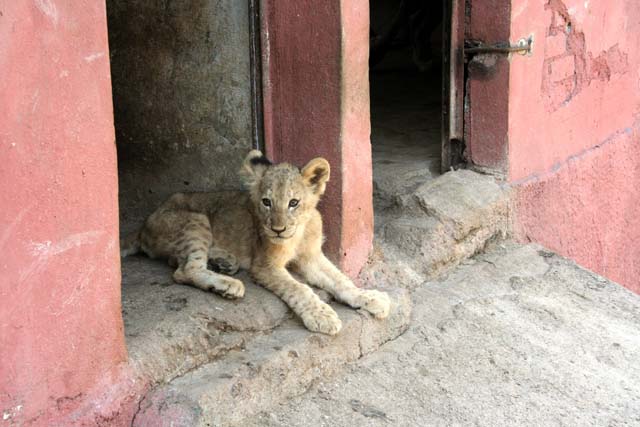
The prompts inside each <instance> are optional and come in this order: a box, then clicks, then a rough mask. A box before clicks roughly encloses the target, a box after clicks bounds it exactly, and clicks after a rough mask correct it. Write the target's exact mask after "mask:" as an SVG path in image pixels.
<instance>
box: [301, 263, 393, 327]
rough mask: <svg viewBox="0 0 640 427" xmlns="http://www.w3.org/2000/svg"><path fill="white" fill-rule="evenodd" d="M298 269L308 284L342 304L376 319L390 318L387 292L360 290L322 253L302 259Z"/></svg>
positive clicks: (389, 302) (389, 303)
mask: <svg viewBox="0 0 640 427" xmlns="http://www.w3.org/2000/svg"><path fill="white" fill-rule="evenodd" d="M296 269H297V270H298V271H299V272H300V274H302V276H303V277H304V278H305V280H306V281H307V282H309V283H310V284H312V285H314V286H317V287H318V288H320V289H324V290H325V291H327V292H329V293H330V294H332V295H333V296H334V297H336V299H337V300H338V301H340V302H343V303H345V304H347V305H348V306H350V307H353V308H362V309H364V310H366V311H368V312H369V313H371V314H372V315H373V316H374V317H375V318H376V319H384V318H385V317H387V316H389V310H390V307H391V301H390V299H389V295H387V294H386V293H385V292H380V291H376V290H374V289H360V288H358V287H357V286H356V285H354V284H353V282H352V281H351V280H350V279H349V278H348V277H347V276H346V275H345V274H344V273H342V272H341V271H340V270H339V269H338V268H337V267H336V266H334V265H333V263H332V262H331V261H329V260H328V259H327V258H326V257H325V256H324V254H323V253H322V252H317V253H315V254H312V255H309V256H305V257H301V258H300V259H299V260H298V261H297V262H296Z"/></svg>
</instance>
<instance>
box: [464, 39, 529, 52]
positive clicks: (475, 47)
mask: <svg viewBox="0 0 640 427" xmlns="http://www.w3.org/2000/svg"><path fill="white" fill-rule="evenodd" d="M532 45H533V39H532V38H531V37H529V38H526V39H520V40H518V43H516V44H511V43H509V42H499V43H493V44H484V43H483V42H481V41H478V40H465V41H464V54H465V55H476V54H479V53H497V54H510V53H519V54H521V55H526V54H527V53H530V52H531V47H532Z"/></svg>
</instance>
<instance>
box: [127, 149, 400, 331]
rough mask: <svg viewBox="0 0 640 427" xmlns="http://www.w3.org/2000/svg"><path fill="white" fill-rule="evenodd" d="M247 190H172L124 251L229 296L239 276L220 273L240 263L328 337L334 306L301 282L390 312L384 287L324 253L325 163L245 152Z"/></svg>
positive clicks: (239, 287)
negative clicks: (300, 163)
mask: <svg viewBox="0 0 640 427" xmlns="http://www.w3.org/2000/svg"><path fill="white" fill-rule="evenodd" d="M240 174H241V176H242V177H243V178H244V183H245V185H246V187H247V188H248V190H249V191H248V192H240V191H228V192H216V193H176V194H174V195H173V196H171V197H170V198H169V199H168V200H167V201H166V202H164V203H163V204H162V206H160V207H159V208H158V209H157V210H156V211H155V212H154V213H153V214H151V216H149V218H148V219H147V221H146V222H145V224H144V226H143V227H142V229H141V230H140V231H139V232H137V233H134V234H132V235H131V236H129V237H127V239H125V241H124V242H122V245H121V248H122V256H127V255H129V254H132V253H135V252H138V251H140V250H142V251H143V252H144V253H145V254H147V255H148V256H149V257H151V258H157V257H161V258H166V259H168V260H169V264H170V265H172V266H174V267H177V269H176V271H175V272H174V273H173V278H174V279H175V280H176V282H178V283H184V284H189V285H193V286H196V287H198V288H200V289H203V290H207V291H208V290H212V291H215V292H218V293H220V294H221V295H223V296H225V297H227V298H240V297H242V296H243V295H244V285H243V284H242V282H241V281H239V280H237V279H234V278H232V277H229V276H227V275H223V274H219V273H216V272H214V271H211V270H208V269H207V264H208V262H209V261H210V260H211V262H212V263H213V264H215V265H216V266H217V269H218V270H219V271H220V272H221V273H227V274H233V273H235V272H236V271H237V270H238V268H242V269H245V270H247V271H249V273H250V274H251V276H252V278H253V279H254V280H255V281H256V282H257V283H259V284H260V285H262V286H264V287H265V288H267V289H269V290H271V291H272V292H274V293H275V294H276V295H278V296H279V297H280V298H282V300H283V301H284V302H285V303H286V304H287V305H288V306H289V307H291V309H292V310H293V311H294V312H295V313H296V314H297V315H298V316H300V318H301V319H302V321H303V322H304V324H305V326H306V327H307V328H308V329H309V330H311V331H315V332H322V333H325V334H330V335H334V334H337V333H338V332H339V331H340V328H341V327H342V323H341V322H340V319H339V318H338V315H337V314H336V312H335V311H334V310H333V309H332V308H331V307H330V306H329V305H327V304H325V303H324V302H322V301H321V300H320V298H318V296H317V295H316V294H315V293H314V292H313V291H312V290H311V288H310V287H309V286H307V285H306V284H304V283H302V282H299V281H298V280H296V279H295V278H294V277H293V276H292V275H291V274H290V272H289V270H292V271H294V272H296V273H298V274H299V275H300V276H301V277H302V278H303V279H304V280H305V282H307V283H309V284H312V285H315V286H317V287H318V288H321V289H324V290H326V291H328V292H329V293H331V294H332V295H333V296H335V298H336V299H337V300H338V301H341V302H343V303H345V304H347V305H349V306H351V307H354V308H363V309H365V310H367V311H368V312H370V313H371V314H373V315H374V316H375V317H376V318H378V319H383V318H385V317H387V316H388V315H389V305H390V304H389V297H388V296H387V294H386V293H383V292H379V291H375V290H363V289H359V288H357V287H356V286H355V285H354V284H353V283H352V282H351V281H350V280H349V278H348V277H347V276H345V275H344V274H343V273H342V272H340V270H338V269H337V268H336V267H335V266H334V265H333V264H332V263H331V262H330V261H329V260H328V259H327V258H326V257H325V256H324V254H323V253H322V241H323V237H322V218H321V217H320V212H318V210H317V209H316V205H317V204H318V201H319V199H320V196H321V195H322V194H323V193H324V190H325V185H326V183H327V181H328V180H329V163H328V162H327V161H326V160H325V159H322V158H316V159H313V160H311V161H310V162H309V163H308V164H307V165H306V166H305V167H304V168H302V170H300V169H298V168H297V167H295V166H292V165H290V164H288V163H280V164H275V165H274V164H272V163H271V162H270V161H269V160H267V158H266V157H264V156H263V154H262V153H261V152H260V151H258V150H253V151H251V152H250V153H249V154H248V156H247V157H246V159H245V160H244V163H243V165H242V169H241V171H240Z"/></svg>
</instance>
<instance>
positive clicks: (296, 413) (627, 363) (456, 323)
mask: <svg viewBox="0 0 640 427" xmlns="http://www.w3.org/2000/svg"><path fill="white" fill-rule="evenodd" d="M412 299H413V304H414V307H413V311H412V313H413V315H412V320H411V325H410V327H409V330H408V331H407V332H406V333H404V334H403V335H402V336H400V337H399V338H397V339H395V340H393V341H391V342H388V343H386V344H384V345H383V346H382V347H381V348H380V349H379V350H378V351H376V352H375V353H373V354H370V355H368V356H365V357H364V358H362V359H360V360H358V361H357V362H356V363H353V364H351V365H349V366H348V368H347V369H346V371H345V372H344V373H342V374H340V375H338V376H337V377H335V378H333V379H327V380H326V381H321V382H319V383H317V384H316V385H314V386H313V387H312V388H311V389H310V390H308V391H307V392H306V393H305V394H304V395H302V396H299V397H297V398H294V399H291V400H288V401H286V402H284V403H281V404H280V405H278V406H277V407H275V408H273V409H271V410H269V411H264V412H262V413H261V414H260V415H259V416H257V417H255V418H253V419H252V420H251V421H250V422H246V423H245V424H244V425H246V426H300V427H302V426H345V427H347V426H348V427H355V426H387V425H397V426H431V425H442V426H450V425H480V426H514V425H518V426H522V425H526V426H557V425H561V426H584V425H590V426H622V425H640V297H639V296H638V295H634V294H632V293H630V292H629V291H627V290H625V289H624V288H622V287H621V286H619V285H616V284H614V283H611V282H609V281H607V280H606V279H604V278H602V277H600V276H597V275H595V274H593V273H591V272H589V271H586V270H584V269H582V268H580V267H578V266H576V265H575V264H574V263H572V262H570V261H568V260H565V259H562V258H560V257H558V256H556V255H554V254H553V253H551V252H548V251H546V250H544V249H543V248H541V247H537V246H534V245H528V246H519V245H516V244H511V243H507V244H503V245H499V246H496V247H495V248H493V249H492V250H490V251H488V252H487V253H486V254H482V255H478V256H476V257H475V258H472V259H470V260H468V261H466V262H464V263H463V265H461V266H459V267H458V268H457V269H455V270H453V271H451V272H450V273H449V274H447V275H446V276H445V277H442V278H441V279H439V280H435V281H431V282H427V283H424V284H423V286H421V287H419V288H417V289H416V290H415V291H414V292H413V294H412Z"/></svg>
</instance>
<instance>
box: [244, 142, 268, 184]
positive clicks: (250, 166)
mask: <svg viewBox="0 0 640 427" xmlns="http://www.w3.org/2000/svg"><path fill="white" fill-rule="evenodd" d="M269 166H271V162H270V161H269V159H267V158H266V157H265V156H264V154H262V151H260V150H251V151H250V152H249V154H247V157H245V159H244V162H242V167H241V168H240V177H241V178H242V180H243V181H244V184H245V185H246V186H247V187H249V188H250V187H253V186H254V185H255V184H257V183H258V182H260V179H261V178H262V176H263V175H264V172H265V171H266V170H267V168H268V167H269Z"/></svg>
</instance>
